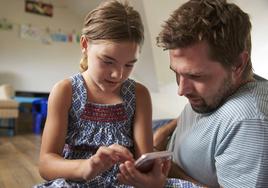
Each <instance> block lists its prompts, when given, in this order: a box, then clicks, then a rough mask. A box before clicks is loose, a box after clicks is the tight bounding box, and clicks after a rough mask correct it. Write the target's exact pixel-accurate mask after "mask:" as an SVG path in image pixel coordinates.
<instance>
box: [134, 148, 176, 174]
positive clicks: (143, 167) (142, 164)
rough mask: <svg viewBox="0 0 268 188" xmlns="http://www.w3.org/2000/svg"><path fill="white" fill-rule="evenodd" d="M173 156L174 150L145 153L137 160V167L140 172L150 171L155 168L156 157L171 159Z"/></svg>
mask: <svg viewBox="0 0 268 188" xmlns="http://www.w3.org/2000/svg"><path fill="white" fill-rule="evenodd" d="M171 157H172V152H170V151H158V152H151V153H145V154H143V155H142V156H140V158H138V159H137V160H136V162H135V167H136V168H137V169H138V170H139V171H140V172H149V171H150V170H151V169H152V168H153V164H154V160H155V159H159V158H160V159H163V160H169V159H171Z"/></svg>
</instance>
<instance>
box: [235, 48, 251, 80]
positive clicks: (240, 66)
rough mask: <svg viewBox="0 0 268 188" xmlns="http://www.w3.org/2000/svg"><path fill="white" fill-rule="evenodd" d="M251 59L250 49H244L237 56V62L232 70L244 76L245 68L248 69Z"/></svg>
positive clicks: (237, 74)
mask: <svg viewBox="0 0 268 188" xmlns="http://www.w3.org/2000/svg"><path fill="white" fill-rule="evenodd" d="M248 61H249V54H248V51H243V52H241V53H240V55H239V56H238V58H237V62H236V64H235V65H234V66H233V68H232V70H233V73H234V75H235V76H236V77H242V75H243V73H244V70H245V69H246V67H247V65H248V63H249V62H248Z"/></svg>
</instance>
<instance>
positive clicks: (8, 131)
mask: <svg viewBox="0 0 268 188" xmlns="http://www.w3.org/2000/svg"><path fill="white" fill-rule="evenodd" d="M13 97H14V89H13V87H12V86H11V85H9V84H4V85H1V86H0V135H9V136H13V135H14V134H15V130H16V119H17V118H18V115H19V110H18V106H19V104H18V102H16V101H15V100H14V99H13Z"/></svg>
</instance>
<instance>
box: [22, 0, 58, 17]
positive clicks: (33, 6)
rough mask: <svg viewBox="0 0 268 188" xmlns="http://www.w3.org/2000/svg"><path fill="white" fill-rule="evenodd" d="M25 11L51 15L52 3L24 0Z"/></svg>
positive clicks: (39, 0)
mask: <svg viewBox="0 0 268 188" xmlns="http://www.w3.org/2000/svg"><path fill="white" fill-rule="evenodd" d="M25 12H28V13H33V14H38V15H42V16H48V17H52V16H53V5H52V4H50V3H44V2H42V1H41V0H38V1H37V0H25Z"/></svg>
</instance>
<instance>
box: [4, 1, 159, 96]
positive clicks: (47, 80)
mask: <svg viewBox="0 0 268 188" xmlns="http://www.w3.org/2000/svg"><path fill="white" fill-rule="evenodd" d="M51 2H52V3H53V1H51ZM56 2H57V3H56ZM59 3H62V6H60V4H59ZM68 3H70V1H68ZM71 3H74V1H73V2H71ZM83 3H84V6H87V7H88V9H87V11H90V10H91V9H93V8H95V6H96V2H93V1H92V3H91V2H90V1H87V2H86V1H83ZM85 3H86V4H85ZM55 4H57V6H54V15H53V17H52V18H50V17H45V16H40V15H36V14H30V13H26V12H25V11H24V1H22V0H9V1H7V0H0V19H1V18H6V19H7V20H8V21H10V22H11V23H15V24H14V28H13V30H12V31H3V30H0V41H1V42H0V84H2V83H10V84H12V85H13V86H14V88H15V90H22V91H31V92H49V91H50V90H51V88H52V86H53V85H54V84H55V83H56V82H57V81H59V80H61V79H63V78H66V77H69V76H71V75H73V74H75V73H76V72H78V67H79V61H80V57H81V52H80V46H79V44H78V43H75V44H74V43H60V42H52V43H51V44H50V45H46V44H42V43H41V42H40V41H33V40H25V39H21V38H20V37H19V30H20V24H31V25H32V26H33V27H38V28H40V29H45V28H47V27H49V28H50V29H54V30H56V31H57V30H58V29H59V28H60V29H61V30H62V31H63V32H65V33H69V32H72V31H73V30H76V31H78V32H79V31H80V30H81V28H82V23H83V18H82V17H80V15H78V14H74V12H73V11H72V9H70V8H68V6H67V4H64V2H61V1H55ZM91 4H92V6H91ZM132 4H133V6H134V7H137V8H138V9H139V12H140V13H141V16H142V17H143V20H146V19H145V14H144V9H143V4H142V1H141V0H138V1H132ZM84 10H86V9H84ZM84 15H85V14H84ZM152 56H153V55H152V50H151V42H150V37H149V34H148V27H147V25H146V23H145V43H144V46H143V49H142V53H141V56H140V58H139V62H138V63H137V64H136V66H135V69H134V71H133V75H132V77H134V78H135V79H136V80H138V81H140V82H143V83H144V84H145V85H146V86H147V87H148V88H149V89H150V90H152V91H157V90H158V85H157V84H158V80H157V77H156V73H155V65H154V62H153V57H152ZM145 75H146V76H145Z"/></svg>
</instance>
